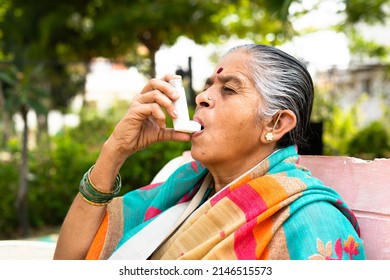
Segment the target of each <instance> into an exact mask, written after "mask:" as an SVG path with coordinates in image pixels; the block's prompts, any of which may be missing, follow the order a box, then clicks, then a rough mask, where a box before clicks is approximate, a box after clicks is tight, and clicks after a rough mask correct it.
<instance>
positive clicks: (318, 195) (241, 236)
mask: <svg viewBox="0 0 390 280" xmlns="http://www.w3.org/2000/svg"><path fill="white" fill-rule="evenodd" d="M207 174H208V170H207V169H206V168H204V167H203V166H202V165H201V164H200V163H198V162H196V161H193V162H191V163H188V164H184V165H182V166H181V167H180V168H178V169H177V170H176V171H175V172H174V173H173V174H172V175H171V176H170V177H169V178H168V179H167V180H166V181H165V182H163V183H158V184H154V185H149V186H146V187H144V188H141V189H138V190H135V191H132V192H129V193H127V194H126V195H124V196H123V197H118V198H116V199H114V200H113V202H111V203H110V204H109V206H108V208H107V212H106V216H105V218H104V221H103V223H102V225H101V227H100V229H99V231H98V233H97V235H96V236H95V239H94V242H93V244H92V246H91V248H90V250H89V252H88V255H87V259H108V258H110V256H111V255H113V254H114V255H115V252H117V251H119V250H120V248H121V247H122V246H124V245H126V243H128V242H129V241H131V240H146V243H148V242H149V241H148V236H147V234H145V233H144V232H145V229H146V228H147V227H150V226H151V225H152V223H153V221H157V219H158V218H159V217H160V216H161V217H162V216H163V215H164V213H168V212H169V211H170V209H173V208H174V207H177V206H182V205H185V204H184V203H187V204H188V203H189V202H190V201H192V202H194V201H195V199H193V198H194V197H196V194H198V198H199V194H200V193H201V195H200V196H201V199H199V200H198V201H197V202H196V204H197V205H196V207H195V208H196V209H195V210H194V211H193V212H192V213H191V214H188V216H189V217H188V218H186V219H185V221H184V222H183V223H182V224H181V225H180V226H179V227H178V228H177V229H176V230H174V231H173V232H168V234H167V237H163V238H162V241H161V242H162V244H159V245H158V246H157V247H156V248H155V249H153V251H152V254H151V255H150V256H149V257H148V258H149V259H230V260H236V259H241V260H254V259H296V260H297V259H300V260H302V259H349V260H350V259H365V253H364V247H363V242H362V240H361V239H360V237H359V227H358V223H357V220H356V218H355V216H354V214H353V213H352V211H351V210H350V209H349V208H348V206H347V205H346V204H345V202H344V201H343V199H342V198H341V197H340V196H339V195H338V194H337V193H336V192H335V191H334V190H332V189H331V188H328V187H326V186H324V185H323V183H322V182H321V181H319V180H318V179H317V178H314V177H312V176H311V174H310V171H309V170H307V169H306V168H305V167H303V166H300V165H299V156H298V154H297V152H296V149H295V147H294V146H290V147H287V148H284V149H281V150H278V151H276V152H275V153H273V154H272V155H270V156H269V157H268V158H267V159H265V160H264V161H262V162H261V163H259V164H258V165H257V166H256V167H254V168H253V169H251V170H249V171H248V172H247V173H245V174H243V175H242V176H241V177H239V178H238V179H236V180H235V181H233V182H232V183H230V184H229V185H228V186H226V187H225V188H224V189H222V190H221V191H220V192H218V193H217V194H215V195H213V196H212V197H211V198H209V196H210V192H211V190H212V184H210V185H206V186H205V184H203V185H202V183H204V182H205V181H206V180H205V178H207V177H211V176H207ZM201 186H202V187H201ZM200 189H201V190H202V192H201V191H200ZM186 207H187V206H186V205H185V207H183V208H186ZM157 224H158V225H159V227H162V224H164V225H165V223H161V222H157ZM155 229H158V227H155ZM155 229H152V231H153V233H154V232H155ZM164 234H166V233H164ZM153 239H154V237H153ZM151 241H153V240H151ZM136 243H138V241H137V242H136ZM128 244H129V243H128ZM128 244H127V245H128ZM133 244H135V243H133ZM131 246H132V245H131ZM131 246H130V250H129V251H131V248H132V247H131ZM123 248H125V247H123ZM130 254H131V252H130Z"/></svg>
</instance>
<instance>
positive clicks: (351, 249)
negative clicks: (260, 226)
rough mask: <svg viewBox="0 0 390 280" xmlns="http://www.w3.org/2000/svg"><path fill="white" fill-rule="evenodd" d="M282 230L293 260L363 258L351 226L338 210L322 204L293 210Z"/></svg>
mask: <svg viewBox="0 0 390 280" xmlns="http://www.w3.org/2000/svg"><path fill="white" fill-rule="evenodd" d="M283 231H284V234H285V236H286V239H287V244H288V246H289V247H290V246H291V249H292V250H290V248H289V252H291V254H292V256H291V258H294V259H364V258H365V256H364V248H363V242H362V240H361V239H360V237H359V235H358V234H357V232H356V230H355V229H354V227H353V225H352V224H351V223H350V221H349V220H348V218H347V217H345V216H344V215H343V213H342V212H341V211H340V210H339V209H337V208H336V207H335V206H334V205H332V204H331V203H328V202H325V201H320V202H314V203H310V204H308V205H306V206H304V207H302V208H301V209H299V210H298V211H296V212H295V213H294V215H292V216H291V217H290V218H289V219H288V220H287V221H286V223H285V225H284V226H283ZM293 247H294V248H295V249H293ZM296 248H299V250H296Z"/></svg>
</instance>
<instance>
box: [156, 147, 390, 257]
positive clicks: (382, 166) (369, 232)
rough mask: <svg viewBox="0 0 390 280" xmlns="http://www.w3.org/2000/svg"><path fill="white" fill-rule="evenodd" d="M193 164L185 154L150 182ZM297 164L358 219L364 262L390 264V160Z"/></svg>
mask: <svg viewBox="0 0 390 280" xmlns="http://www.w3.org/2000/svg"><path fill="white" fill-rule="evenodd" d="M190 160H192V158H191V154H190V153H189V152H188V151H186V152H184V153H183V155H182V156H180V157H177V158H174V159H173V160H171V161H170V162H168V163H167V164H166V165H165V166H164V167H163V168H162V169H161V170H160V172H159V173H158V174H157V175H156V176H155V178H154V179H153V181H152V182H153V183H155V182H161V181H164V180H165V179H166V178H167V177H168V176H169V175H170V174H171V173H172V172H173V171H174V170H175V169H176V168H177V167H179V166H180V165H181V164H184V163H186V162H188V161H190ZM300 164H301V165H303V166H305V167H307V168H308V169H309V170H310V171H311V173H312V174H313V175H314V176H316V177H317V178H319V179H321V180H322V181H323V182H324V183H325V185H327V186H330V187H332V188H334V189H335V190H336V191H337V192H338V193H339V194H340V195H341V196H342V197H343V198H344V199H345V200H346V202H347V204H348V205H349V207H351V208H352V210H353V211H354V213H355V214H356V216H357V218H358V222H359V225H360V230H361V237H362V239H363V240H364V243H365V249H366V256H367V259H371V260H390V159H375V160H372V161H368V160H361V159H358V158H353V157H345V156H307V155H305V156H302V157H301V161H300Z"/></svg>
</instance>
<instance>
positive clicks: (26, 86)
mask: <svg viewBox="0 0 390 280" xmlns="http://www.w3.org/2000/svg"><path fill="white" fill-rule="evenodd" d="M40 70H41V69H40V68H39V67H35V68H33V69H30V70H29V71H28V72H27V71H25V72H24V73H22V72H20V71H19V70H18V69H17V68H16V67H10V68H9V71H8V72H1V73H0V79H1V80H2V83H3V84H6V85H7V87H6V90H5V91H4V95H5V97H6V99H5V102H4V104H3V108H2V109H3V110H5V111H6V112H15V113H18V114H20V116H21V118H22V121H23V132H22V135H23V136H22V149H21V153H22V155H21V163H20V173H19V176H20V180H19V191H18V195H17V198H16V205H15V206H16V209H17V211H18V217H19V225H20V228H21V230H22V235H23V236H24V237H26V236H28V234H29V224H28V216H27V213H28V212H27V189H28V173H29V172H28V140H29V128H28V121H27V115H28V112H29V111H30V109H34V111H35V112H45V111H46V106H44V105H43V103H44V101H45V99H44V97H45V96H46V93H45V91H43V90H42V89H41V88H39V87H38V86H37V83H36V81H35V78H36V77H37V76H39V74H40Z"/></svg>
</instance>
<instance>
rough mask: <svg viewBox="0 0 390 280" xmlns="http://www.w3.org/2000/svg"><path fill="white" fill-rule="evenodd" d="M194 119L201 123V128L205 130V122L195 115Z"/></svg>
mask: <svg viewBox="0 0 390 280" xmlns="http://www.w3.org/2000/svg"><path fill="white" fill-rule="evenodd" d="M194 121H196V122H197V123H199V124H200V126H201V130H203V129H204V124H203V121H202V120H201V119H200V118H198V117H196V116H195V117H194Z"/></svg>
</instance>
